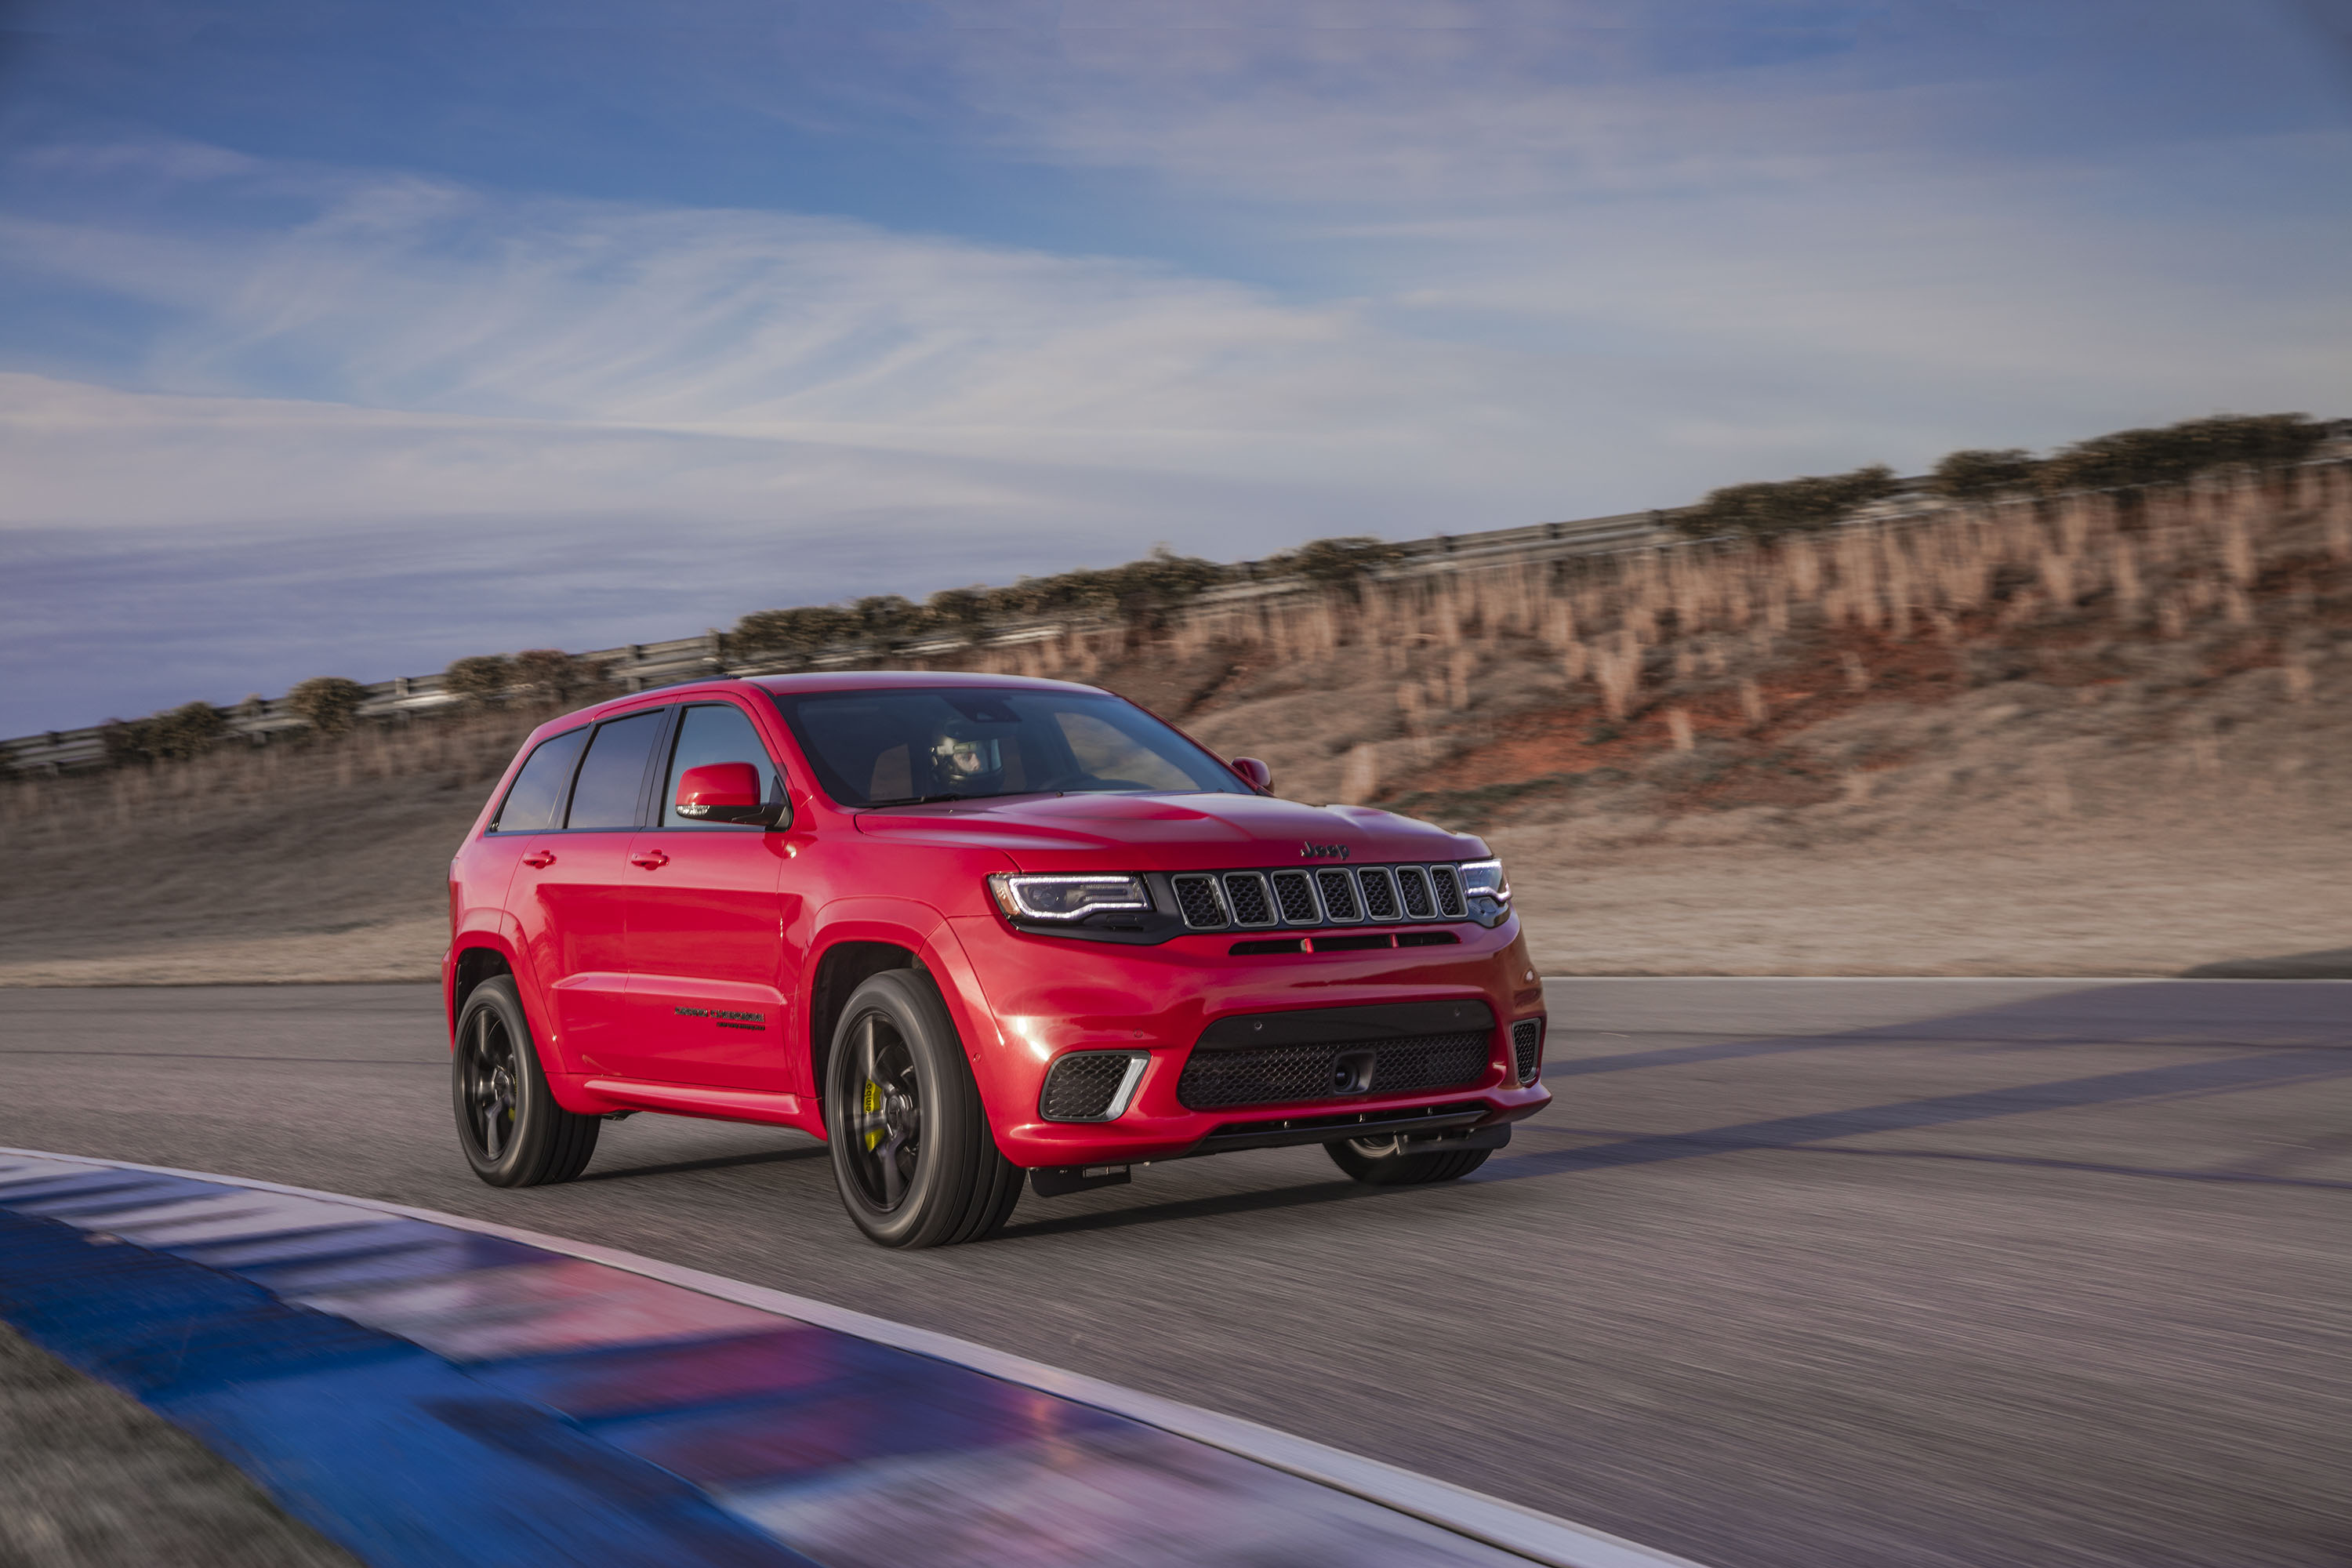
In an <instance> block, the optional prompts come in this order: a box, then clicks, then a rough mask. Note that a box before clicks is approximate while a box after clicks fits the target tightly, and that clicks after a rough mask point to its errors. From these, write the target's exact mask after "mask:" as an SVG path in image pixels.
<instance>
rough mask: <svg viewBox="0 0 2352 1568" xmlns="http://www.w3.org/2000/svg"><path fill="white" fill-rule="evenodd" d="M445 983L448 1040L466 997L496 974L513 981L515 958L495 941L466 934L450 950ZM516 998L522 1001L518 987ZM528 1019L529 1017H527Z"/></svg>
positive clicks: (463, 1007)
mask: <svg viewBox="0 0 2352 1568" xmlns="http://www.w3.org/2000/svg"><path fill="white" fill-rule="evenodd" d="M446 973H447V976H448V980H447V983H446V984H445V985H444V986H443V987H442V994H443V1005H444V1007H445V1009H446V1012H447V1013H448V1015H449V1016H448V1025H449V1038H450V1040H451V1042H452V1043H453V1044H454V1043H455V1041H456V1040H457V1015H458V1014H460V1013H462V1012H464V1011H465V1010H466V998H467V997H468V996H470V995H472V994H473V993H474V990H475V988H476V987H477V986H478V985H480V984H482V982H483V981H485V980H489V979H493V978H495V977H497V976H499V975H501V974H503V975H506V976H508V977H509V978H514V975H515V966H514V955H513V954H512V953H510V952H508V951H507V949H506V945H505V944H504V943H503V942H499V941H498V940H497V939H495V938H493V937H489V936H486V935H480V934H477V933H469V934H468V935H467V936H466V937H464V938H462V939H460V941H459V942H457V945H455V946H453V947H451V948H450V950H449V959H448V963H447V964H446ZM516 995H517V999H518V1000H520V999H521V984H520V981H519V980H518V981H517V984H516ZM526 1016H528V1015H526Z"/></svg>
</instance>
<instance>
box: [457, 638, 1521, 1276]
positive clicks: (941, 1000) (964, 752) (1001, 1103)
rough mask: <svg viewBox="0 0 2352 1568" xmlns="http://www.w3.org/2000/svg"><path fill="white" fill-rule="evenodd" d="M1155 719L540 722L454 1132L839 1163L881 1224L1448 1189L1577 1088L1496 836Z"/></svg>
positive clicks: (982, 1229) (1000, 712) (939, 692)
mask: <svg viewBox="0 0 2352 1568" xmlns="http://www.w3.org/2000/svg"><path fill="white" fill-rule="evenodd" d="M1268 785H1269V781H1268V778H1267V774H1266V770H1265V764H1264V763H1258V762H1255V761H1253V760H1252V759H1249V758H1246V757H1244V758H1241V759H1238V760H1236V761H1234V762H1233V763H1224V762H1222V761H1220V760H1219V759H1218V758H1217V757H1215V756H1214V755H1213V754H1211V753H1210V752H1208V751H1206V750H1204V749H1203V748H1202V747H1201V746H1200V745H1199V744H1197V743H1196V742H1193V741H1192V740H1190V739H1188V738H1187V737H1186V736H1184V735H1182V734H1181V733H1179V732H1178V731H1175V730H1173V729H1171V728H1170V727H1169V726H1168V725H1167V724H1164V723H1162V722H1161V721H1160V720H1158V719H1156V718H1154V717H1152V716H1151V715H1150V713H1148V712H1146V711H1144V710H1142V709H1140V708H1138V707H1137V706H1135V705H1134V704H1133V703H1131V702H1128V701H1126V700H1123V699H1120V698H1118V697H1115V696H1112V695H1110V694H1109V693H1108V692H1104V691H1099V690H1097V689H1094V688H1091V687H1085V686H1074V685H1066V684H1064V683H1062V682H1059V681H1051V680H1023V679H1008V678H1005V677H1001V676H978V675H941V674H921V673H904V674H901V673H876V672H871V671H865V672H857V673H850V674H832V675H806V676H788V677H775V678H771V679H758V680H713V681H708V682H704V683H701V684H698V685H693V686H686V687H677V688H671V689H665V690H662V691H658V692H647V693H643V694H640V695H636V696H631V697H625V698H621V699H618V700H614V701H611V702H606V703H603V704H600V705H599V706H596V707H593V708H589V709H583V710H581V711H579V712H577V713H573V714H570V715H568V716H566V717H564V718H562V719H557V720H554V721H551V722H550V723H547V724H543V725H541V727H540V728H539V729H538V730H536V731H533V732H532V733H531V736H530V741H529V742H528V743H526V744H525V745H524V747H523V749H522V752H521V754H520V755H519V756H518V757H517V758H516V759H515V761H514V763H513V764H512V765H511V766H510V767H509V769H508V770H507V774H506V777H505V778H504V779H502V780H500V781H499V788H498V789H497V791H496V792H494V793H493V795H491V798H490V804H489V805H488V808H486V809H485V810H484V811H483V813H482V815H481V817H480V819H479V820H478V822H476V824H475V825H474V830H473V832H472V833H471V834H469V835H468V836H467V839H466V843H465V846H464V847H463V848H461V849H460V850H459V851H458V852H457V859H456V860H455V862H454V863H453V864H452V866H451V868H450V879H449V915H450V928H451V935H452V941H451V942H450V945H449V956H448V959H447V961H446V963H445V965H444V970H443V984H444V988H445V991H446V1000H447V1004H448V1010H449V1027H450V1037H451V1042H452V1045H453V1047H454V1074H453V1077H454V1093H455V1098H456V1102H457V1128H458V1135H459V1142H460V1143H461V1144H462V1146H463V1147H464V1149H465V1151H466V1157H467V1160H468V1161H469V1162H470V1163H472V1165H473V1167H474V1170H475V1172H476V1173H477V1174H478V1175H479V1176H480V1177H481V1178H482V1179H483V1180H484V1181H486V1182H489V1183H492V1184H496V1185H500V1186H527V1185H530V1184H536V1183H541V1182H558V1181H565V1180H568V1179H570V1178H571V1177H572V1176H575V1175H577V1174H579V1173H580V1172H581V1170H582V1169H583V1167H584V1166H585V1165H586V1164H587V1163H588V1158H589V1155H590V1153H591V1152H593V1149H594V1147H595V1143H596V1131H597V1124H598V1122H599V1121H601V1120H602V1119H604V1118H607V1117H616V1116H624V1115H629V1114H632V1113H634V1112H637V1111H646V1110H654V1111H667V1112H669V1113H671V1114H673V1115H682V1116H703V1117H716V1118H719V1119H721V1120H726V1121H759V1122H772V1123H775V1124H778V1125H782V1126H786V1127H797V1128H800V1129H802V1130H803V1131H807V1132H811V1133H814V1134H815V1135H816V1136H818V1137H820V1138H824V1139H826V1140H827V1141H828V1142H830V1144H831V1145H832V1153H833V1169H834V1175H835V1181H836V1183H837V1184H838V1185H839V1187H840V1189H841V1197H842V1201H843V1203H844V1204H845V1205H846V1206H847V1208H848V1210H849V1213H850V1216H851V1217H852V1218H853V1219H855V1220H856V1222H857V1224H858V1226H860V1227H861V1228H863V1229H864V1230H865V1232H866V1235H867V1236H869V1237H873V1238H874V1239H875V1240H876V1241H878V1242H881V1243H884V1244H886V1245H888V1246H893V1247H930V1246H937V1245H939V1244H941V1243H944V1242H955V1241H971V1240H974V1239H977V1238H978V1237H982V1236H986V1235H987V1234H989V1233H990V1232H991V1231H992V1230H994V1229H995V1228H996V1227H997V1226H1001V1225H1002V1224H1003V1223H1004V1220H1005V1218H1006V1217H1007V1216H1008V1215H1010V1214H1011V1213H1012V1212H1013V1205H1014V1203H1015V1202H1016V1201H1018V1199H1019V1197H1020V1195H1021V1185H1022V1182H1023V1179H1024V1175H1025V1176H1026V1178H1027V1180H1028V1181H1029V1182H1030V1184H1032V1185H1033V1186H1034V1188H1035V1189H1036V1191H1037V1193H1038V1194H1040V1195H1042V1196H1052V1195H1055V1194H1062V1193H1069V1192H1076V1191H1078V1190H1081V1189H1083V1188H1087V1187H1094V1186H1101V1185H1105V1184H1111V1183H1117V1182H1123V1181H1126V1180H1128V1175H1129V1168H1130V1167H1132V1166H1135V1165H1140V1164H1145V1163H1150V1162H1152V1161H1157V1160H1175V1159H1182V1158H1185V1157H1188V1156H1191V1155H1195V1154H1213V1153H1217V1152H1223V1151H1225V1150H1229V1149H1263V1148H1267V1147H1270V1146H1275V1145H1281V1144H1294V1143H1320V1144H1322V1145H1323V1146H1324V1148H1325V1149H1327V1150H1328V1151H1329V1152H1330V1155H1331V1158H1332V1159H1333V1160H1334V1161H1336V1162H1337V1163H1339V1168H1340V1169H1341V1170H1343V1171H1345V1172H1347V1173H1348V1174H1349V1175H1350V1176H1353V1177H1354V1178H1355V1179H1357V1180H1358V1181H1361V1182H1372V1183H1413V1182H1436V1181H1447V1180H1451V1179H1452V1178H1454V1177H1456V1176H1460V1175H1463V1174H1465V1173H1467V1172H1470V1171H1472V1170H1475V1169H1476V1168H1477V1166H1478V1165H1479V1164H1480V1163H1483V1162H1484V1161H1485V1160H1486V1156H1487V1154H1488V1153H1489V1152H1491V1151H1493V1150H1495V1149H1497V1148H1500V1147H1501V1146H1502V1145H1503V1144H1504V1143H1505V1142H1507V1141H1508V1139H1509V1137H1510V1127H1509V1123H1511V1122H1513V1121H1517V1120H1518V1119H1519V1118H1521V1117H1523V1116H1528V1115H1532V1114H1533V1113H1534V1112H1535V1111H1536V1110H1538V1109H1540V1108H1541V1107H1542V1106H1543V1105H1544V1104H1546V1103H1547V1102H1548V1101H1549V1099H1550V1096H1549V1092H1548V1091H1546V1090H1545V1089H1542V1088H1541V1087H1539V1086H1538V1083H1537V1077H1538V1072H1539V1070H1540V1067H1541V1063H1542V1060H1543V1035H1544V1012H1543V989H1542V986H1541V985H1540V984H1538V981H1537V978H1536V974H1535V971H1534V969H1533V967H1532V966H1531V965H1530V964H1529V963H1528V953H1527V945H1526V943H1525V942H1523V941H1522V940H1521V938H1520V935H1519V929H1518V922H1517V920H1516V919H1514V918H1513V916H1512V913H1511V902H1510V897H1511V895H1510V889H1509V888H1508V887H1507V885H1506V883H1505V881H1504V879H1503V871H1502V867H1501V866H1500V865H1499V864H1498V863H1497V862H1496V861H1495V860H1494V859H1492V858H1488V856H1487V853H1486V846H1485V845H1484V844H1483V843H1481V842H1480V841H1479V840H1477V839H1475V838H1472V837H1465V836H1463V835H1460V834H1454V833H1448V832H1445V831H1444V830H1443V829H1441V828H1437V827H1433V826H1429V825H1428V824H1426V823H1422V822H1414V821H1412V820H1410V819H1408V818H1405V817H1401V816H1392V815H1391V814H1389V813H1387V812H1384V811H1375V810H1371V809H1370V808H1366V807H1360V806H1345V805H1332V806H1308V805H1298V804H1296V803H1295V802H1291V801H1286V800H1277V799H1275V798H1272V797H1271V795H1269V794H1268Z"/></svg>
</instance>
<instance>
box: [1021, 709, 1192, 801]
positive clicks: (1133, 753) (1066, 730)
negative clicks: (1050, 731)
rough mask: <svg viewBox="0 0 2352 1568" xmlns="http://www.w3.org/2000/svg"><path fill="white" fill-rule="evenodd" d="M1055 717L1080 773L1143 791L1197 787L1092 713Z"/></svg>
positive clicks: (1187, 777)
mask: <svg viewBox="0 0 2352 1568" xmlns="http://www.w3.org/2000/svg"><path fill="white" fill-rule="evenodd" d="M1054 717H1055V718H1056V719H1058V720H1060V721H1061V724H1062V734H1063V736H1064V738H1066V740H1067V741H1068V742H1070V754H1071V755H1072V756H1074V757H1076V758H1077V760H1078V767H1079V768H1080V770H1081V771H1083V772H1085V773H1087V774H1089V775H1091V776H1092V777H1095V778H1097V779H1102V780H1104V781H1106V782H1107V783H1110V784H1134V785H1137V786H1139V787H1140V788H1143V789H1165V790H1190V789H1198V788H1199V787H1200V785H1198V784H1194V783H1193V782H1192V779H1191V778H1190V777H1189V776H1187V775H1186V773H1184V770H1183V769H1181V768H1180V767H1178V766H1177V765H1176V764H1175V763H1171V762H1170V761H1169V760H1168V759H1167V758H1165V757H1163V756H1160V755H1158V754H1156V753H1154V752H1150V751H1148V750H1146V749H1145V748H1144V747H1142V746H1140V745H1139V744H1137V743H1136V742H1135V740H1134V739H1133V738H1132V737H1130V736H1129V735H1126V734H1124V733H1122V732H1121V731H1119V730H1118V729H1117V728H1116V727H1114V726H1112V725H1110V724H1108V723H1106V722H1104V721H1102V720H1100V719H1097V718H1096V717H1095V716H1094V715H1093V714H1091V713H1074V712H1070V711H1068V710H1064V711H1062V712H1059V713H1056V714H1055V715H1054Z"/></svg>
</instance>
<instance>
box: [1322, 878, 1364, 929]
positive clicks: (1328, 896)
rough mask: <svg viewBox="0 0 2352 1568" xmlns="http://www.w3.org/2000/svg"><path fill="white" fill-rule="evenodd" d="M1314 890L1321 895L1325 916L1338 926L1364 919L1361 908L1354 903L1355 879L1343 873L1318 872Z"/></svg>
mask: <svg viewBox="0 0 2352 1568" xmlns="http://www.w3.org/2000/svg"><path fill="white" fill-rule="evenodd" d="M1315 888H1316V890H1317V891H1318V892H1319V893H1321V894H1322V895H1323V909H1324V912H1325V913H1326V915H1328V917H1329V918H1330V919H1331V920H1332V921H1336V922H1338V923H1339V924H1340V925H1347V924H1349V923H1351V922H1353V921H1360V920H1362V919H1363V918H1364V911H1363V907H1362V906H1361V905H1360V904H1358V903H1357V902H1356V882H1355V879H1354V878H1352V877H1350V876H1349V875H1348V873H1346V872H1345V871H1318V872H1316V873H1315Z"/></svg>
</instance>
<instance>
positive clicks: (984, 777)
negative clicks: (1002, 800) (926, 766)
mask: <svg viewBox="0 0 2352 1568" xmlns="http://www.w3.org/2000/svg"><path fill="white" fill-rule="evenodd" d="M931 773H932V776H933V777H935V778H936V779H937V780H938V781H939V785H938V787H939V789H940V792H941V793H945V792H947V791H950V790H952V791H954V792H955V793H956V794H958V795H995V794H999V793H1001V792H1002V790H1003V785H1004V756H1003V751H1002V749H1001V748H1000V746H999V744H998V742H997V741H996V740H995V739H994V738H993V737H991V736H987V735H983V734H981V733H979V732H978V731H977V729H976V728H975V727H974V726H971V725H968V724H950V726H949V727H948V731H947V733H945V734H943V735H941V736H940V738H939V741H938V742H936V743H935V744H934V745H933V746H932V747H931Z"/></svg>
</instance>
